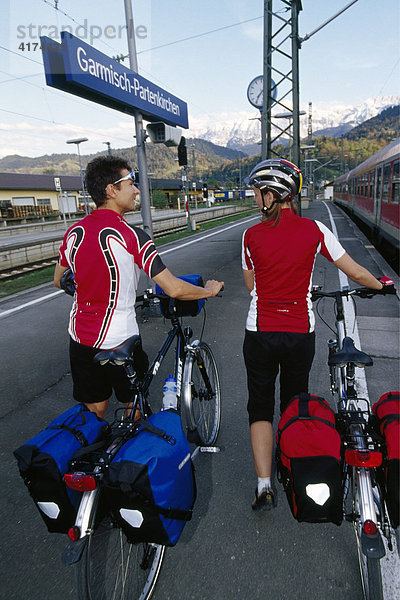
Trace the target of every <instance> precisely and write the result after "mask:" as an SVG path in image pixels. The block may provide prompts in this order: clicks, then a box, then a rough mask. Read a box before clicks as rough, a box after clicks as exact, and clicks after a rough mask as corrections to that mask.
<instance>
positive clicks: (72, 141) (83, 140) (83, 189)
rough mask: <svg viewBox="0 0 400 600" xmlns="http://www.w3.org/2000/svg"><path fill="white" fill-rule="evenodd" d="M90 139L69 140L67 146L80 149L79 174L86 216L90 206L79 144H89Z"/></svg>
mask: <svg viewBox="0 0 400 600" xmlns="http://www.w3.org/2000/svg"><path fill="white" fill-rule="evenodd" d="M87 141H88V138H76V139H73V140H67V144H76V147H77V149H78V157H79V174H80V176H81V185H82V194H83V199H84V205H85V214H86V215H87V214H88V212H89V211H88V206H87V198H86V193H85V180H84V178H83V174H82V166H81V153H80V151H79V144H82V142H87Z"/></svg>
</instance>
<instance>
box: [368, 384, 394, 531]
mask: <svg viewBox="0 0 400 600" xmlns="http://www.w3.org/2000/svg"><path fill="white" fill-rule="evenodd" d="M372 412H373V413H374V415H375V416H376V417H377V419H378V422H379V430H380V433H381V435H382V436H383V437H384V438H385V443H386V451H387V461H386V469H385V475H386V505H387V508H388V512H389V517H390V522H391V524H392V526H393V527H398V526H399V523H400V514H399V513H400V498H399V480H400V477H399V471H400V392H388V393H387V394H383V396H381V397H380V398H379V400H378V402H376V403H375V404H374V405H373V407H372Z"/></svg>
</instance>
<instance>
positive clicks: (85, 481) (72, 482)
mask: <svg viewBox="0 0 400 600" xmlns="http://www.w3.org/2000/svg"><path fill="white" fill-rule="evenodd" d="M64 481H65V483H66V485H67V486H68V487H69V488H70V489H71V490H77V491H78V492H92V491H93V490H94V489H96V479H95V478H94V477H93V475H86V474H85V473H65V475H64Z"/></svg>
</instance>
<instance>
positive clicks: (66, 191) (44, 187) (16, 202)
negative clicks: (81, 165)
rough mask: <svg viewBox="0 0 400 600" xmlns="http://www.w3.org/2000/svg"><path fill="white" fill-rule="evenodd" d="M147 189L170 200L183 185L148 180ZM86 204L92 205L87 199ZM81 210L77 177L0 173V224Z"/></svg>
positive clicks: (174, 182) (174, 180) (173, 180)
mask: <svg viewBox="0 0 400 600" xmlns="http://www.w3.org/2000/svg"><path fill="white" fill-rule="evenodd" d="M55 179H58V180H59V182H60V187H61V189H60V190H57V189H56V184H55ZM150 186H151V189H152V191H154V190H160V191H162V192H164V193H165V195H166V197H167V199H168V200H169V199H170V197H172V195H173V194H174V193H175V194H176V193H179V192H181V188H182V182H181V180H179V179H150ZM88 201H89V202H91V200H90V197H88ZM92 205H93V207H94V204H93V203H92ZM84 211H85V196H84V194H83V192H82V182H81V178H80V177H79V176H75V175H60V176H56V175H36V174H28V173H0V219H1V221H2V224H3V225H5V224H15V223H17V222H19V221H20V220H23V221H25V222H27V221H30V220H38V219H42V220H46V219H47V218H52V217H53V218H54V217H57V216H60V215H61V214H62V213H65V214H66V215H69V216H73V215H77V216H82V213H84Z"/></svg>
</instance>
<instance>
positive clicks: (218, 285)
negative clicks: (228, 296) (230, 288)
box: [204, 279, 224, 296]
mask: <svg viewBox="0 0 400 600" xmlns="http://www.w3.org/2000/svg"><path fill="white" fill-rule="evenodd" d="M204 288H205V289H206V290H207V291H209V292H210V293H211V296H216V295H217V294H218V292H221V291H222V290H223V289H224V282H223V281H216V280H215V279H209V280H208V281H206V283H205V286H204Z"/></svg>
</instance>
